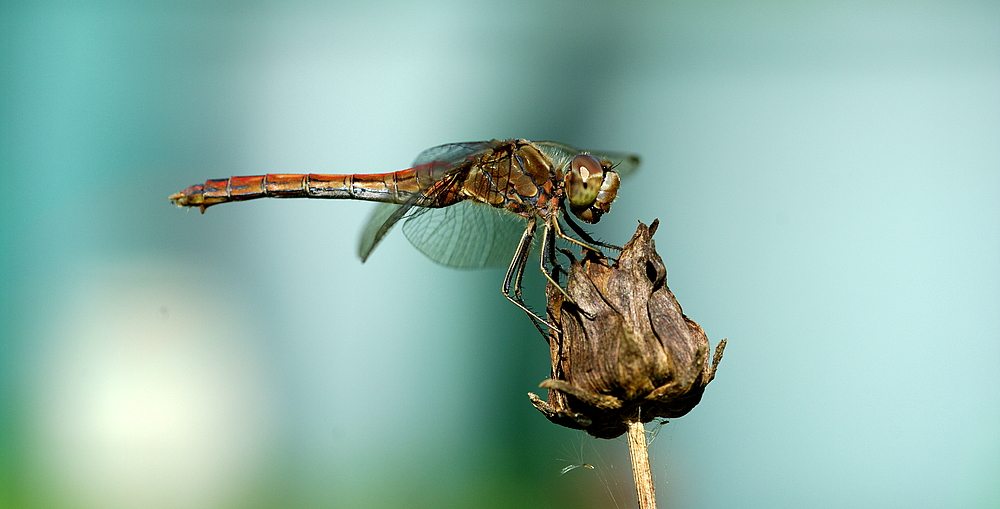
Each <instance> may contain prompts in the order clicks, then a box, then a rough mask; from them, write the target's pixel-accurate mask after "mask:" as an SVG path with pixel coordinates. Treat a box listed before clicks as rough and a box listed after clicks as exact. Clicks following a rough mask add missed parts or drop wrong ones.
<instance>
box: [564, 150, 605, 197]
mask: <svg viewBox="0 0 1000 509" xmlns="http://www.w3.org/2000/svg"><path fill="white" fill-rule="evenodd" d="M602 180H604V168H602V167H601V163H600V161H598V160H597V159H596V158H595V157H594V156H588V155H578V156H576V157H574V158H573V162H572V164H570V171H569V172H568V173H567V174H566V194H567V196H568V197H569V203H570V205H572V206H573V208H574V209H580V208H584V207H589V206H590V205H591V204H592V203H594V200H596V199H597V193H598V192H599V191H600V189H601V181H602Z"/></svg>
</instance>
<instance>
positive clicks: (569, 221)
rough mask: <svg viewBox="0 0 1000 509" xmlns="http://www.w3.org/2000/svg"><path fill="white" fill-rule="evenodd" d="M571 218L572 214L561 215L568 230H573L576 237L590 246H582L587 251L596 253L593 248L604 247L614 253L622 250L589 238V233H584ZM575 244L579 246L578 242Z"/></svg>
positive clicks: (619, 247)
mask: <svg viewBox="0 0 1000 509" xmlns="http://www.w3.org/2000/svg"><path fill="white" fill-rule="evenodd" d="M571 216H572V214H562V217H563V219H564V220H565V221H566V224H568V225H569V227H570V229H572V230H573V233H576V234H577V235H579V236H580V238H581V239H583V241H584V242H587V243H589V244H590V246H584V247H586V248H588V249H590V250H592V251H596V249H594V248H593V246H601V247H606V248H608V249H613V250H615V251H621V250H622V248H621V246H616V245H614V244H608V243H605V242H601V241H599V240H596V239H594V238H593V237H591V236H590V234H589V233H587V232H586V231H584V229H583V228H581V227H580V225H578V224H576V221H573V218H572V217H571ZM577 244H579V242H577Z"/></svg>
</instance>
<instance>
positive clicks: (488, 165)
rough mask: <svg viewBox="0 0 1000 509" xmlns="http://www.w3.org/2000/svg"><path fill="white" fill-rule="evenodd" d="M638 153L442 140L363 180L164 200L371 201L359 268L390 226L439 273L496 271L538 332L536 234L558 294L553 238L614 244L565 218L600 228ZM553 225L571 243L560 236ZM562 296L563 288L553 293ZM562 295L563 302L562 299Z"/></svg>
mask: <svg viewBox="0 0 1000 509" xmlns="http://www.w3.org/2000/svg"><path fill="white" fill-rule="evenodd" d="M638 165H639V158H638V156H635V155H632V154H626V153H619V152H591V151H584V150H580V149H577V148H575V147H571V146H569V145H566V144H563V143H558V142H552V141H528V140H524V139H511V140H490V141H476V142H465V143H449V144H445V145H439V146H436V147H432V148H429V149H427V150H425V151H423V152H421V153H420V155H418V156H417V158H416V160H415V161H414V162H413V165H412V166H411V167H410V168H407V169H404V170H399V171H394V172H389V173H373V174H339V175H321V174H267V175H256V176H247V177H229V178H223V179H211V180H208V181H206V182H205V183H204V184H197V185H193V186H191V187H188V188H187V189H184V190H183V191H180V192H178V193H175V194H173V195H170V197H169V199H170V200H171V201H172V202H173V203H174V204H176V205H177V206H178V207H198V208H200V209H201V212H202V213H204V212H205V209H206V208H208V207H210V206H212V205H217V204H220V203H227V202H235V201H244V200H253V199H256V198H327V199H347V200H368V201H375V202H380V203H379V205H378V206H377V207H376V209H375V211H374V213H373V214H372V216H371V218H370V219H369V221H368V223H367V225H366V226H365V228H364V230H363V231H362V234H361V242H360V245H359V248H358V254H359V256H360V257H361V260H362V262H364V261H365V260H367V259H368V257H369V255H371V253H372V250H374V249H375V247H376V246H377V245H378V244H379V242H381V240H382V238H383V237H384V236H385V235H386V233H388V232H389V230H390V229H391V228H392V227H393V226H394V225H395V224H396V223H398V222H400V221H402V230H403V233H404V234H405V235H406V237H407V239H409V241H410V242H411V243H412V244H413V245H414V246H416V247H417V249H419V250H420V251H421V252H423V253H424V254H425V255H427V256H428V257H429V258H431V259H432V260H434V261H436V262H438V263H440V264H442V265H446V266H450V267H459V268H479V267H493V266H501V267H502V266H506V267H507V273H506V275H505V276H504V280H503V286H502V288H501V291H502V292H503V295H504V296H505V297H506V298H507V299H508V300H510V301H511V302H513V303H514V304H515V305H517V306H518V307H519V308H521V309H522V310H524V311H525V312H526V313H527V314H528V316H529V317H531V318H532V321H533V323H534V324H535V326H536V327H538V329H539V331H540V332H542V334H543V336H544V335H545V332H544V331H543V329H542V326H541V325H544V326H545V327H548V328H550V329H553V330H558V328H556V327H555V326H553V325H552V324H551V323H549V322H548V321H546V320H544V319H542V318H541V317H539V316H538V315H536V314H535V313H534V312H532V311H531V309H529V308H528V307H527V305H526V304H525V303H524V299H523V297H522V289H521V281H522V278H523V276H524V271H525V267H526V266H527V263H528V259H529V257H530V252H531V248H532V245H533V243H534V239H535V236H536V235H537V232H538V230H539V229H540V230H541V247H540V253H541V256H540V263H539V266H540V268H541V270H542V272H543V273H544V274H545V277H546V278H547V279H548V280H549V281H551V282H552V283H553V284H555V285H556V287H558V288H560V289H562V287H561V286H560V285H559V283H558V282H557V281H555V279H554V277H558V272H557V269H556V268H555V267H558V262H557V260H556V254H555V250H556V248H555V239H563V240H565V241H568V242H571V243H574V244H577V245H579V246H582V247H583V248H584V249H589V250H592V251H596V252H600V248H601V247H604V248H610V249H616V250H619V251H620V250H621V248H620V247H617V246H613V245H611V244H606V243H604V242H600V241H597V240H595V239H593V238H592V237H591V236H590V235H589V234H587V233H586V232H585V231H584V230H583V228H581V227H580V226H579V225H578V224H576V223H575V222H574V221H573V219H572V218H573V217H575V218H576V219H579V220H580V221H583V222H584V223H588V224H595V223H597V222H598V221H600V219H601V216H603V215H604V214H606V213H607V212H609V211H610V210H611V203H612V202H613V201H614V200H615V198H616V197H617V195H618V188H619V183H620V174H621V173H624V172H628V171H631V170H633V169H635V168H636V167H637V166H638ZM563 223H565V224H566V225H568V226H569V227H570V229H571V230H572V231H573V233H575V234H576V235H577V237H579V238H574V237H572V236H570V235H569V234H568V233H567V232H566V231H565V229H564V227H563ZM563 293H565V291H564V292H563ZM567 297H568V296H567Z"/></svg>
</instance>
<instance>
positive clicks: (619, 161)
mask: <svg viewBox="0 0 1000 509" xmlns="http://www.w3.org/2000/svg"><path fill="white" fill-rule="evenodd" d="M535 144H536V145H542V146H545V147H552V148H554V149H557V150H560V151H562V152H563V153H565V154H566V156H568V157H569V158H572V157H573V156H575V155H577V154H590V155H592V156H594V157H597V158H598V159H603V160H606V161H610V162H611V164H612V165H613V169H614V170H615V171H616V172H618V175H621V176H623V177H624V176H625V175H626V174H628V173H631V172H633V171H635V169H636V168H638V167H639V156H637V155H635V154H628V153H625V152H607V151H596V150H580V149H578V148H576V147H574V146H572V145H567V144H565V143H559V142H558V141H536V142H535Z"/></svg>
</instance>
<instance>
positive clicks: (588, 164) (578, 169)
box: [570, 154, 604, 180]
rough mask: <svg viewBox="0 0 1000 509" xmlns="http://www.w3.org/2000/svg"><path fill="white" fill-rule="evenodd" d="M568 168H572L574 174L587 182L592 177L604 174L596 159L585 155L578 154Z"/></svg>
mask: <svg viewBox="0 0 1000 509" xmlns="http://www.w3.org/2000/svg"><path fill="white" fill-rule="evenodd" d="M570 168H572V170H573V172H574V173H578V174H579V175H580V177H581V178H582V179H583V180H587V179H589V178H591V177H593V176H594V175H602V174H604V168H603V167H602V166H601V162H600V161H598V160H597V158H596V157H594V156H591V155H587V154H580V155H578V156H576V157H574V158H573V164H572V165H571V166H570Z"/></svg>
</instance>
